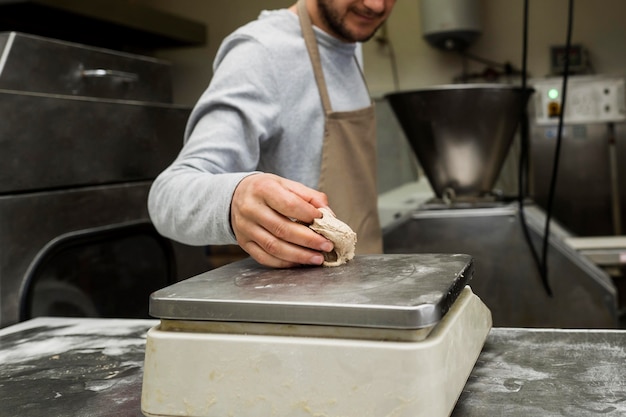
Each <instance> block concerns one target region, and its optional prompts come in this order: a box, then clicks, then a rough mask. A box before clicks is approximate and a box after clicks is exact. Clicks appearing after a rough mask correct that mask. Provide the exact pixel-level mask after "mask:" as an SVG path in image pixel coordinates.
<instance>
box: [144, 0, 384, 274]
mask: <svg viewBox="0 0 626 417" xmlns="http://www.w3.org/2000/svg"><path fill="white" fill-rule="evenodd" d="M394 4H395V0H299V1H298V3H297V4H296V5H293V6H291V7H290V8H289V9H281V10H275V11H264V12H262V13H261V15H260V16H259V18H258V19H257V20H255V21H253V22H251V23H249V24H247V25H245V26H243V27H241V28H239V29H238V30H236V31H235V32H234V33H233V34H231V35H230V36H228V37H227V38H226V39H225V40H224V42H223V43H222V45H221V46H220V49H219V51H218V53H217V56H216V59H215V63H214V75H213V78H212V80H211V83H210V85H209V87H208V89H207V90H206V91H205V92H204V94H203V95H202V96H201V97H200V99H199V101H198V103H197V104H196V106H195V107H194V109H193V111H192V113H191V116H190V118H189V122H188V125H187V129H186V132H185V145H184V147H183V149H182V150H181V152H180V155H179V156H178V158H177V159H176V161H174V163H173V164H172V165H171V166H170V167H168V168H167V169H166V170H165V171H164V172H163V173H162V174H161V175H159V177H158V178H157V179H156V180H155V182H154V184H153V186H152V189H151V191H150V196H149V201H148V208H149V212H150V216H151V218H152V220H153V222H154V224H155V226H156V228H157V230H158V231H159V232H160V233H162V234H163V235H165V236H168V237H170V238H172V239H174V240H178V241H181V242H183V243H187V244H190V245H211V244H234V243H238V244H239V245H240V246H241V247H242V248H243V249H244V250H245V251H246V252H247V253H249V254H250V255H251V256H252V257H253V258H254V259H256V260H257V261H258V262H260V263H261V264H264V265H267V266H271V267H277V268H285V267H292V266H296V265H320V264H321V263H322V262H323V256H322V253H321V252H328V251H330V250H332V247H333V246H332V243H331V242H330V241H328V240H327V239H326V238H324V237H322V236H321V235H319V234H317V233H315V232H313V231H312V230H310V229H309V228H308V227H306V226H304V225H303V224H310V223H312V221H313V219H314V218H319V217H321V213H320V211H319V210H318V209H319V208H321V207H330V208H331V210H333V212H334V213H335V214H336V215H337V217H338V218H339V219H341V220H343V221H344V222H346V223H347V224H348V225H350V226H351V227H352V228H353V229H354V230H355V231H356V232H357V235H358V243H357V253H376V252H381V251H382V243H381V240H382V239H381V236H380V233H381V232H380V226H379V223H378V212H377V207H376V205H377V192H376V170H375V167H376V157H375V150H376V137H375V132H376V129H375V124H374V123H375V121H374V109H373V105H372V102H371V99H370V97H369V93H368V91H367V87H366V85H365V82H364V79H363V77H362V72H361V68H360V63H359V62H358V59H357V58H358V57H359V56H360V44H359V42H364V41H367V40H368V39H369V38H371V37H372V36H373V35H374V33H375V32H376V30H377V29H378V28H379V27H380V26H381V25H382V24H383V23H384V21H385V20H386V19H387V17H388V16H389V13H390V12H391V9H392V8H393V5H394Z"/></svg>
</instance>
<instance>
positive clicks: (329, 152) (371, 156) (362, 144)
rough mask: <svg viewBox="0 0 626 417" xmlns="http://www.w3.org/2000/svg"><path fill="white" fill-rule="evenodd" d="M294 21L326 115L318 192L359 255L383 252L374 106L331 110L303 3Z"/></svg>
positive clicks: (316, 49)
mask: <svg viewBox="0 0 626 417" xmlns="http://www.w3.org/2000/svg"><path fill="white" fill-rule="evenodd" d="M298 16H299V17H300V26H301V27H302V34H303V36H304V41H305V43H306V46H307V50H308V52H309V57H310V58H311V63H312V64H313V71H314V73H315V80H316V82H317V86H318V89H319V92H320V96H321V99H322V105H323V108H324V113H325V127H324V145H323V150H322V165H321V170H320V179H319V184H318V189H319V190H320V191H322V192H324V193H326V195H327V196H328V202H329V205H330V208H331V209H332V210H333V211H334V212H335V214H336V215H337V217H338V218H339V219H341V220H342V221H344V222H345V223H347V224H348V225H349V226H350V227H351V228H352V229H353V230H354V231H355V232H356V233H357V247H356V252H357V254H367V253H370V254H371V253H382V251H383V245H382V232H381V228H380V222H379V219H378V191H377V185H376V181H377V175H376V171H377V169H376V167H377V165H376V163H377V162H376V118H375V112H374V104H373V103H372V105H371V106H369V107H366V108H363V109H359V110H355V111H346V112H333V111H332V107H331V104H330V97H329V95H328V89H327V87H326V81H325V80H324V73H323V71H322V64H321V60H320V56H319V50H318V47H317V39H316V38H315V34H314V32H313V26H312V24H311V19H310V17H309V15H308V12H307V10H306V5H305V1H304V0H299V1H298ZM361 76H362V75H361ZM363 82H365V79H363Z"/></svg>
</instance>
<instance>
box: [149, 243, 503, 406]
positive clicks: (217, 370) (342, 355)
mask: <svg viewBox="0 0 626 417" xmlns="http://www.w3.org/2000/svg"><path fill="white" fill-rule="evenodd" d="M472 274H473V259H472V257H471V256H468V255H446V254H409V255H405V254H394V255H364V256H357V257H356V258H355V259H353V260H352V261H350V262H348V263H347V264H346V265H342V266H340V267H336V268H321V267H302V268H293V269H285V270H277V269H270V268H265V267H262V266H259V265H258V264H257V263H256V262H254V261H253V260H251V259H246V260H243V261H239V262H235V263H232V264H230V265H226V266H224V267H221V268H218V269H215V270H212V271H209V272H206V273H204V274H201V275H198V276H196V277H193V278H190V279H187V280H185V281H181V282H179V283H176V284H174V285H171V286H169V287H167V288H164V289H162V290H159V291H157V292H155V293H154V294H153V295H152V297H151V300H150V313H151V314H152V315H153V316H155V317H159V318H160V319H161V321H160V324H159V325H158V326H155V327H153V328H152V329H150V331H149V332H148V335H147V341H146V358H145V365H144V379H143V386H142V412H143V414H144V415H146V416H155V417H156V416H159V417H163V416H206V417H213V416H224V415H236V416H243V417H248V416H265V415H288V416H290V417H308V416H311V415H327V416H344V417H381V416H392V415H393V416H395V417H426V416H428V417H433V416H447V415H449V414H450V412H451V410H452V409H453V407H454V404H455V403H456V400H457V398H458V396H459V394H460V393H461V391H462V389H463V386H464V385H465V382H466V381H467V378H468V376H469V374H470V372H471V370H472V368H473V366H474V363H475V362H476V359H477V358H478V355H479V353H480V351H481V349H482V346H483V343H484V341H485V339H486V337H487V334H488V332H489V329H490V328H491V314H490V312H489V310H488V309H487V307H486V306H485V305H484V304H483V303H482V302H481V301H480V299H479V298H478V297H477V296H476V295H474V294H473V293H472V291H471V289H470V288H469V286H468V285H467V283H468V282H469V280H470V279H471V277H472Z"/></svg>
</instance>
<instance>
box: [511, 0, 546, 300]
mask: <svg viewBox="0 0 626 417" xmlns="http://www.w3.org/2000/svg"><path fill="white" fill-rule="evenodd" d="M522 42H523V44H522V101H521V105H520V157H519V166H518V193H517V195H518V206H519V215H520V223H521V225H522V231H523V232H524V238H525V239H526V243H527V244H528V247H529V249H530V252H531V254H532V257H533V260H534V261H535V266H536V267H537V271H538V272H539V276H540V277H541V282H542V284H543V287H544V289H545V291H546V293H547V294H548V295H549V296H552V290H551V289H550V285H549V284H548V277H547V276H546V275H544V268H543V266H542V262H541V258H540V257H539V253H538V252H537V250H536V249H535V246H534V245H533V242H532V239H531V237H530V231H529V230H528V224H527V223H526V215H525V213H524V201H525V199H526V195H527V193H528V184H527V182H528V181H527V177H528V171H529V167H528V163H529V157H528V155H529V148H530V144H529V142H530V140H529V132H528V102H527V100H526V97H524V96H523V95H524V94H525V93H526V89H527V78H528V76H527V74H528V68H527V63H528V0H524V18H523V34H522Z"/></svg>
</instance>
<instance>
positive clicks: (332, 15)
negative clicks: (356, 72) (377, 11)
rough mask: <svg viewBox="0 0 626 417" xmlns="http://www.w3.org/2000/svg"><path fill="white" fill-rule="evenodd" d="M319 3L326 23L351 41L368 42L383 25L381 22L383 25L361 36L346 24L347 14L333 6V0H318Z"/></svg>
mask: <svg viewBox="0 0 626 417" xmlns="http://www.w3.org/2000/svg"><path fill="white" fill-rule="evenodd" d="M317 5H318V9H319V11H320V17H321V19H322V20H323V21H324V23H326V25H327V26H328V27H329V28H330V29H331V30H332V31H333V32H334V33H336V34H337V35H339V36H340V37H341V38H343V39H344V40H347V41H350V42H367V41H368V40H370V39H371V38H372V37H373V36H374V34H375V33H376V31H377V30H378V28H379V27H380V26H381V25H382V23H381V25H379V26H377V27H376V29H374V30H373V31H372V33H370V34H368V35H367V36H359V35H356V34H355V33H353V32H352V31H351V30H349V29H348V28H347V27H346V26H345V22H344V20H345V16H342V15H340V13H339V12H338V11H337V10H336V9H334V8H333V6H332V0H318V1H317Z"/></svg>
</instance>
